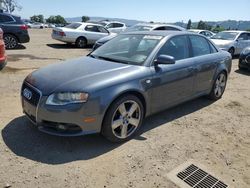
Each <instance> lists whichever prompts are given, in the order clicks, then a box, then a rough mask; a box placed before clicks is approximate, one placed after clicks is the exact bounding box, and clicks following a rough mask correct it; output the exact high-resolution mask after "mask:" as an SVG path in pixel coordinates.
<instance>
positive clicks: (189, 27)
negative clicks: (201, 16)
mask: <svg viewBox="0 0 250 188" xmlns="http://www.w3.org/2000/svg"><path fill="white" fill-rule="evenodd" d="M191 27H192V21H191V20H190V19H189V20H188V24H187V29H191Z"/></svg>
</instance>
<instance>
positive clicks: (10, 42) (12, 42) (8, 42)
mask: <svg viewBox="0 0 250 188" xmlns="http://www.w3.org/2000/svg"><path fill="white" fill-rule="evenodd" d="M4 43H5V46H6V48H7V49H13V48H15V47H16V46H17V41H16V39H15V38H14V37H13V36H11V35H6V36H4Z"/></svg>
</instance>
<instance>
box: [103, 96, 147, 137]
mask: <svg viewBox="0 0 250 188" xmlns="http://www.w3.org/2000/svg"><path fill="white" fill-rule="evenodd" d="M143 118H144V108H143V105H142V103H141V101H140V99H138V98H137V97H136V96H134V95H128V96H123V97H120V98H119V99H117V100H115V101H114V102H113V103H112V105H111V106H110V108H109V109H108V111H107V113H106V116H105V117H104V121H103V125H102V135H103V136H104V137H106V138H107V139H108V140H110V141H112V142H123V141H127V140H129V139H130V138H132V137H133V136H134V135H135V134H136V132H137V131H138V130H139V128H140V126H141V124H142V121H143Z"/></svg>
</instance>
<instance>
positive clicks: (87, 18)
mask: <svg viewBox="0 0 250 188" xmlns="http://www.w3.org/2000/svg"><path fill="white" fill-rule="evenodd" d="M89 20H90V18H89V17H88V16H82V22H87V21H89Z"/></svg>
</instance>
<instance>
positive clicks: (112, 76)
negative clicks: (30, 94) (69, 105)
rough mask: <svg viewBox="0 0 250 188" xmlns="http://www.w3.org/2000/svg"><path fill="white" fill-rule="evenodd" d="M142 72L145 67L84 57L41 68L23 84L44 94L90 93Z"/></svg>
mask: <svg viewBox="0 0 250 188" xmlns="http://www.w3.org/2000/svg"><path fill="white" fill-rule="evenodd" d="M142 69H145V67H142V66H134V65H126V64H121V63H114V62H109V61H104V60H98V59H94V58H91V57H83V58H79V59H75V60H71V61H66V62H63V63H58V64H53V65H50V66H47V67H45V68H41V69H39V70H37V71H35V72H33V73H31V74H30V75H29V76H28V77H27V78H26V81H27V82H28V83H30V84H31V85H33V86H34V87H36V88H37V89H39V90H40V91H41V92H42V93H43V95H50V94H51V93H53V92H63V91H64V92H65V91H85V92H91V91H92V90H97V89H100V88H101V87H107V86H108V85H110V84H115V83H116V82H117V81H125V79H130V78H133V75H135V74H136V75H138V71H141V70H142Z"/></svg>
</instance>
